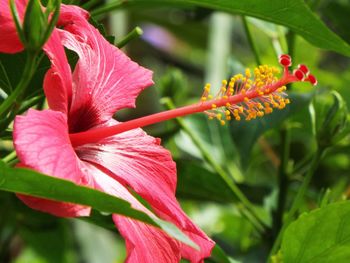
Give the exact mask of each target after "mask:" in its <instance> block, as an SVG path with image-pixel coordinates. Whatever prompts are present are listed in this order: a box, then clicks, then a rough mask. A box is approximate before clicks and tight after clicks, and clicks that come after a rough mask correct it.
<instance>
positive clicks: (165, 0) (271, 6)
mask: <svg viewBox="0 0 350 263" xmlns="http://www.w3.org/2000/svg"><path fill="white" fill-rule="evenodd" d="M169 5H170V6H193V5H194V6H200V7H206V8H209V9H214V10H220V11H225V12H228V13H232V14H239V15H244V16H252V17H256V18H259V19H262V20H266V21H269V22H273V23H276V24H280V25H284V26H286V27H288V28H290V29H291V30H293V31H294V32H296V33H298V34H300V35H301V36H302V37H303V38H304V39H306V40H307V41H309V42H310V43H312V44H313V45H315V46H317V47H320V48H324V49H329V50H333V51H336V52H338V53H341V54H343V55H347V56H350V46H349V45H348V44H347V43H346V42H345V41H343V40H342V39H341V38H340V37H339V36H337V35H336V34H335V33H333V32H332V31H331V30H330V29H328V27H327V26H326V25H325V24H324V23H323V22H322V21H321V20H320V19H319V18H318V17H317V16H316V15H315V14H314V13H313V12H312V11H311V10H310V9H309V7H308V6H307V5H306V4H305V2H304V1H303V0H285V1H281V0H270V1H269V2H268V4H267V3H266V2H265V1H256V0H244V1H235V0H129V1H122V0H119V1H111V3H110V4H107V5H104V6H102V7H101V8H98V9H96V10H94V11H93V12H92V14H93V15H99V14H102V13H104V12H107V11H109V10H111V9H114V8H122V7H132V6H136V7H140V8H145V7H161V6H169Z"/></svg>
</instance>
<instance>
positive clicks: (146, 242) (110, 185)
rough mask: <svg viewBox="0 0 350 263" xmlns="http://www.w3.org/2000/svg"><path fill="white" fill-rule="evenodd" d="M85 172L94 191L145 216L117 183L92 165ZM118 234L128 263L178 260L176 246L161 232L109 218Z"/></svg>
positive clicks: (146, 226) (137, 222) (118, 216)
mask: <svg viewBox="0 0 350 263" xmlns="http://www.w3.org/2000/svg"><path fill="white" fill-rule="evenodd" d="M85 166H86V169H85V171H86V172H89V173H90V175H91V177H93V178H94V181H95V188H96V189H99V190H101V191H104V192H106V193H109V194H111V195H114V196H116V197H119V198H122V199H124V200H126V201H128V202H129V203H130V204H131V205H132V207H134V208H135V209H138V210H141V211H143V212H146V213H148V214H149V215H150V216H152V213H151V212H150V211H149V210H147V209H146V208H145V207H144V206H143V205H142V204H141V203H140V202H139V201H138V200H137V199H136V198H135V197H134V196H132V195H131V193H130V192H129V191H128V190H127V189H126V188H125V187H124V186H123V185H121V184H120V183H119V182H118V181H116V180H114V179H113V178H111V177H110V176H109V175H108V174H106V173H105V172H102V171H101V170H100V169H98V168H97V167H95V166H93V165H92V164H89V163H85ZM113 221H114V222H115V224H116V226H117V228H118V230H119V232H120V234H121V235H122V236H123V237H124V238H125V240H126V248H127V254H128V257H127V260H126V262H128V263H178V262H179V261H180V258H181V253H180V244H179V242H178V241H176V240H174V239H172V238H170V237H169V236H168V235H167V234H166V233H165V232H163V231H162V230H160V229H158V228H156V227H153V226H150V225H147V224H145V223H142V222H139V221H136V220H133V219H131V218H127V217H124V216H120V215H113Z"/></svg>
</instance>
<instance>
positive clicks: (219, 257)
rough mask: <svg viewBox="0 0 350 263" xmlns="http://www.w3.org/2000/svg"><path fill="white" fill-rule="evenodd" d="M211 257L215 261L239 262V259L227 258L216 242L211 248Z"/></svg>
mask: <svg viewBox="0 0 350 263" xmlns="http://www.w3.org/2000/svg"><path fill="white" fill-rule="evenodd" d="M211 259H212V260H214V262H217V263H239V261H236V260H233V259H231V258H229V257H228V256H227V255H226V254H225V251H223V250H222V248H221V247H220V246H219V245H218V244H216V245H215V247H214V249H213V252H212V255H211Z"/></svg>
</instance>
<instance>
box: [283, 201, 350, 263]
mask: <svg viewBox="0 0 350 263" xmlns="http://www.w3.org/2000/svg"><path fill="white" fill-rule="evenodd" d="M349 221H350V202H349V201H346V202H339V203H335V204H332V205H329V206H326V207H323V208H321V209H317V210H314V211H312V212H311V213H308V214H304V215H302V216H300V218H299V219H298V220H296V221H295V222H294V223H292V224H291V225H290V226H289V227H288V228H287V229H286V232H285V234H284V237H283V241H282V255H283V260H284V261H283V262H285V263H298V262H308V263H312V262H315V263H316V262H317V263H322V262H324V263H326V262H327V263H332V262H334V263H338V262H348V261H349V258H350V224H349Z"/></svg>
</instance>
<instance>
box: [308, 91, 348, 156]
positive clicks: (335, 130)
mask: <svg viewBox="0 0 350 263" xmlns="http://www.w3.org/2000/svg"><path fill="white" fill-rule="evenodd" d="M313 107H314V109H315V127H314V128H315V132H316V138H317V143H318V145H319V147H320V148H323V149H324V148H327V147H330V146H333V145H335V144H336V143H337V142H339V141H340V140H341V139H343V138H344V137H345V136H346V135H347V134H348V133H349V131H350V125H349V114H348V109H347V107H346V103H345V102H344V100H343V98H342V97H341V95H340V94H339V93H338V92H336V91H332V92H331V93H330V94H324V95H318V96H317V97H316V98H315V100H314V101H313Z"/></svg>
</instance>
